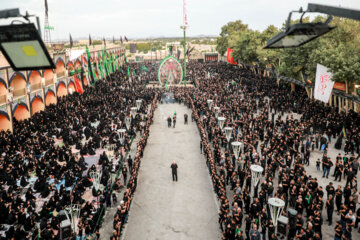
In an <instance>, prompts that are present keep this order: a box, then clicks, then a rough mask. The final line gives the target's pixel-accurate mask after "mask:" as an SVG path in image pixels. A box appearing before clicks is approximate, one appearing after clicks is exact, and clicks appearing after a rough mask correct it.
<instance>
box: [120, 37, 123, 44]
mask: <svg viewBox="0 0 360 240" xmlns="http://www.w3.org/2000/svg"><path fill="white" fill-rule="evenodd" d="M120 42H121V44H123V40H122V36H120Z"/></svg>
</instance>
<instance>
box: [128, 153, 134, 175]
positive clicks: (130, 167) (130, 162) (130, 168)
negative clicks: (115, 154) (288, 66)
mask: <svg viewBox="0 0 360 240" xmlns="http://www.w3.org/2000/svg"><path fill="white" fill-rule="evenodd" d="M127 161H128V165H129V172H131V170H132V165H133V161H132V158H131V155H129V157H128V160H127Z"/></svg>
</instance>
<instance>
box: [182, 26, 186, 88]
mask: <svg viewBox="0 0 360 240" xmlns="http://www.w3.org/2000/svg"><path fill="white" fill-rule="evenodd" d="M183 29H184V80H185V81H184V85H185V87H186V26H183Z"/></svg>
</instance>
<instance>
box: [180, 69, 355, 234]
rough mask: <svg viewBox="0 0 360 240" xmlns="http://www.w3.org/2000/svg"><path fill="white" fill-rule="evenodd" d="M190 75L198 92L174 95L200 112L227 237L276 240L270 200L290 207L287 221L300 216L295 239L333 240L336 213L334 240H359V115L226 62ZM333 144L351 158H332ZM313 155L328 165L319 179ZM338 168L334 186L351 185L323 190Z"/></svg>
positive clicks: (203, 141)
mask: <svg viewBox="0 0 360 240" xmlns="http://www.w3.org/2000/svg"><path fill="white" fill-rule="evenodd" d="M199 65H200V66H199ZM189 72H193V73H194V74H195V76H193V77H194V78H196V79H197V81H198V83H199V86H198V88H197V89H184V88H174V89H173V91H174V92H175V95H176V97H177V99H178V100H180V101H185V102H186V104H187V105H188V106H189V107H192V109H193V119H194V120H195V121H196V122H197V125H198V128H199V131H200V135H201V143H200V146H201V149H202V150H203V151H204V154H205V156H206V159H207V166H208V168H209V173H210V175H211V177H212V182H213V186H214V191H215V193H216V195H217V196H218V199H219V201H220V213H219V224H220V227H221V230H222V231H223V239H260V238H261V239H267V238H268V239H277V236H276V235H275V224H274V222H272V218H271V216H270V209H269V206H268V202H267V200H268V198H270V197H276V198H280V199H282V200H283V201H284V202H285V207H284V211H283V215H284V216H287V210H288V209H290V208H291V209H294V210H296V212H297V214H296V216H295V217H292V218H289V221H290V222H289V230H288V239H300V240H302V239H326V237H325V238H323V235H324V232H323V229H324V225H325V218H327V220H328V221H327V225H332V224H333V223H332V219H333V216H332V215H333V212H334V211H335V207H336V212H337V213H338V214H339V215H340V220H339V221H338V222H336V224H335V228H334V232H333V234H330V233H327V234H330V235H332V236H334V239H352V236H353V234H354V233H353V231H354V230H356V231H358V229H357V228H358V223H359V220H360V209H359V208H357V204H358V198H359V194H358V190H357V178H356V177H357V172H358V169H359V163H358V158H359V146H360V141H359V140H360V138H359V137H360V134H359V133H360V132H359V123H360V117H359V116H358V115H357V114H356V113H354V112H352V111H350V112H349V113H348V114H347V115H345V113H338V112H337V111H336V109H333V108H331V107H328V106H324V105H323V104H321V103H319V102H317V101H314V100H310V99H309V98H308V97H307V96H306V92H305V90H304V89H302V88H300V87H296V91H293V92H292V91H291V87H290V86H289V84H287V83H280V84H277V82H276V79H272V78H264V77H263V76H261V75H255V74H254V72H253V71H251V70H250V69H241V68H239V67H237V66H231V65H227V64H225V63H214V64H207V65H205V66H204V65H202V64H193V65H190V70H189ZM208 99H211V100H213V107H214V106H218V107H220V109H221V112H220V113H219V116H223V117H225V118H226V122H225V124H224V126H229V127H232V129H233V130H232V136H233V137H232V139H231V140H230V142H228V141H227V139H226V135H225V133H224V131H222V130H221V129H220V127H219V124H218V121H217V118H216V117H215V110H214V108H213V107H212V108H211V110H210V109H209V107H208V103H207V100H208ZM295 114H299V115H300V116H301V117H300V118H299V119H298V118H296V117H294V115H295ZM343 129H344V131H345V132H346V134H345V135H346V139H345V141H344V140H343V137H344V134H343V133H341V132H342V130H343ZM334 138H335V139H336V144H335V146H337V147H338V148H342V149H344V150H345V152H346V153H347V154H346V155H344V156H342V155H341V154H339V155H338V156H337V157H336V158H334V157H333V158H331V157H330V156H328V150H329V144H330V142H331V141H332V140H333V139H334ZM233 141H239V142H241V143H242V144H243V146H242V149H241V151H240V156H239V158H238V159H236V158H235V155H234V152H233V149H232V148H231V147H229V146H230V144H231V142H233ZM344 142H345V143H344ZM343 143H344V144H343ZM318 149H319V150H318ZM313 151H321V153H322V159H318V160H317V162H318V163H317V165H318V169H319V170H320V166H321V167H322V172H321V174H319V176H311V175H309V174H307V172H306V169H305V167H306V166H308V165H309V161H314V160H313V159H310V156H311V154H312V152H313ZM355 154H357V156H355ZM253 164H257V165H260V166H262V167H263V169H264V171H263V173H262V177H261V181H260V182H259V183H258V185H256V186H252V185H253V184H254V183H253V182H252V179H251V171H250V166H251V165H253ZM333 166H335V167H334V168H332V167H333ZM331 169H334V171H333V177H335V179H334V180H339V181H341V176H342V175H343V176H344V177H346V184H345V187H341V186H338V188H336V189H335V186H334V184H333V183H329V185H327V186H326V188H325V187H324V188H323V187H322V186H320V185H321V184H320V182H319V180H318V179H317V177H318V178H321V177H323V178H328V177H329V172H330V170H331ZM336 176H337V177H336ZM253 192H255V193H253ZM325 194H326V195H325ZM325 209H326V211H325ZM323 210H324V211H323ZM290 211H291V210H290ZM325 213H326V214H325Z"/></svg>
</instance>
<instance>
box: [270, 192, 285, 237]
mask: <svg viewBox="0 0 360 240" xmlns="http://www.w3.org/2000/svg"><path fill="white" fill-rule="evenodd" d="M268 204H269V205H268V206H269V208H270V214H271V219H272V220H273V224H274V227H275V235H276V233H277V224H278V220H279V217H280V215H281V212H282V210H283V208H284V206H285V202H284V201H283V200H282V199H280V198H269V200H268Z"/></svg>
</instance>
